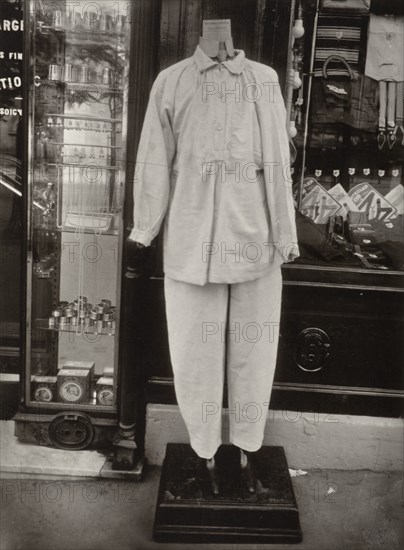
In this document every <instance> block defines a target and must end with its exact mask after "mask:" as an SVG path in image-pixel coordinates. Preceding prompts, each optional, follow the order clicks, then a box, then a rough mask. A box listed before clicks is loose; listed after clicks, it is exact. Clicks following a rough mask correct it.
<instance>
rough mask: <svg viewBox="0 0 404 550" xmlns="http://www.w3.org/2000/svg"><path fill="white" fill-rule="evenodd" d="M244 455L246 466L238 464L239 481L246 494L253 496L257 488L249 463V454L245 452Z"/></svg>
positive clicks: (252, 468) (250, 462)
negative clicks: (246, 491) (245, 489)
mask: <svg viewBox="0 0 404 550" xmlns="http://www.w3.org/2000/svg"><path fill="white" fill-rule="evenodd" d="M244 453H245V455H246V456H247V464H246V465H245V466H244V467H243V466H241V464H240V472H241V479H242V481H243V484H244V486H245V487H246V488H247V490H248V492H249V493H250V494H254V493H255V492H256V488H257V478H256V475H255V471H254V466H253V464H252V461H251V454H250V453H246V451H244Z"/></svg>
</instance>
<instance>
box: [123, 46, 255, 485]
mask: <svg viewBox="0 0 404 550" xmlns="http://www.w3.org/2000/svg"><path fill="white" fill-rule="evenodd" d="M217 38H219V37H217ZM220 38H222V39H221V40H216V39H212V38H206V37H204V36H201V37H200V38H199V47H200V48H201V49H202V50H203V51H204V52H205V54H206V55H207V56H208V57H211V58H212V59H216V60H217V61H218V62H219V63H222V62H223V61H226V60H227V59H229V58H232V57H234V55H235V52H234V47H233V39H232V38H231V37H227V38H226V39H225V40H223V37H220ZM133 245H134V246H135V250H140V249H142V248H144V245H143V244H141V243H138V242H134V243H133ZM239 450H240V468H241V475H242V479H243V481H244V483H245V485H246V487H247V489H248V491H249V492H250V493H255V483H256V482H255V475H254V472H253V469H252V465H251V460H250V459H249V456H248V453H247V451H244V450H243V449H241V448H240V449H239ZM204 463H205V473H206V475H207V478H208V482H209V485H210V490H211V492H212V493H213V494H215V495H218V494H219V475H218V468H217V465H216V461H215V457H214V456H213V457H212V458H209V459H205V460H204Z"/></svg>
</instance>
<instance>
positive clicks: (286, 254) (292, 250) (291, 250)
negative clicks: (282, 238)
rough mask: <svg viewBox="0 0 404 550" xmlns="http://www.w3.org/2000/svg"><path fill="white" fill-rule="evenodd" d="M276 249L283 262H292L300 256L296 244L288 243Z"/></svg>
mask: <svg viewBox="0 0 404 550" xmlns="http://www.w3.org/2000/svg"><path fill="white" fill-rule="evenodd" d="M277 248H278V251H279V253H280V255H281V256H282V259H283V261H284V262H293V260H295V259H296V258H298V257H299V256H300V251H299V246H298V244H297V242H289V243H287V244H285V245H280V246H278V247H277Z"/></svg>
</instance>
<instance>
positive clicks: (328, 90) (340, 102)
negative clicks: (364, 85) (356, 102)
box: [312, 55, 354, 124]
mask: <svg viewBox="0 0 404 550" xmlns="http://www.w3.org/2000/svg"><path fill="white" fill-rule="evenodd" d="M332 62H334V63H339V64H340V65H342V66H343V67H345V68H346V71H347V72H348V75H349V78H348V79H347V78H341V77H340V78H335V77H334V78H332V79H331V78H329V74H328V71H329V67H330V64H331V63H332ZM353 80H354V73H353V71H352V69H351V67H350V66H349V64H348V63H347V61H346V60H345V59H344V58H343V57H341V56H339V55H331V56H329V57H327V59H326V60H325V62H324V64H323V66H322V78H321V79H320V78H317V79H315V81H314V83H313V91H312V98H313V101H315V105H316V110H315V111H312V117H314V118H315V120H316V122H317V123H325V124H329V123H333V122H345V120H346V114H347V112H348V111H349V108H350V105H351V87H352V81H353Z"/></svg>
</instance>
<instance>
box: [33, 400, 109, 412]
mask: <svg viewBox="0 0 404 550" xmlns="http://www.w3.org/2000/svg"><path fill="white" fill-rule="evenodd" d="M29 407H30V408H32V409H42V410H44V409H46V410H48V409H49V412H51V411H55V410H60V411H71V412H73V411H77V412H78V411H85V412H92V411H93V412H106V413H115V412H116V406H115V405H97V404H96V403H75V404H73V403H62V402H59V401H46V402H45V401H32V400H31V401H30V403H29Z"/></svg>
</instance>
